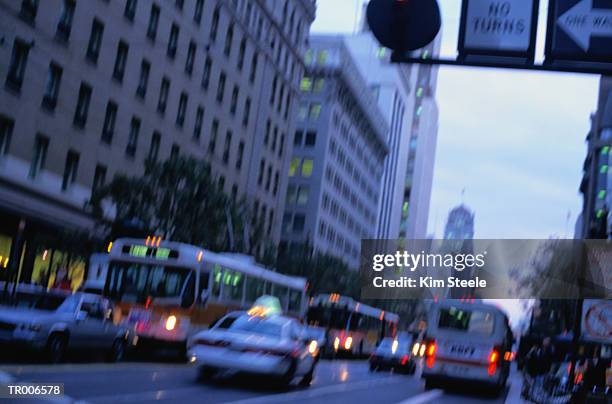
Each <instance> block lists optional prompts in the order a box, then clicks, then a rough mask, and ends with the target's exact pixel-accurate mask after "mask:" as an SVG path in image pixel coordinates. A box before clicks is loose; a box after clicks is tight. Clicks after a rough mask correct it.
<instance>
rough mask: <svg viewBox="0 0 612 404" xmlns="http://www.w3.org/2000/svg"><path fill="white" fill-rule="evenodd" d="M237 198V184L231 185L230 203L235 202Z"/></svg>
mask: <svg viewBox="0 0 612 404" xmlns="http://www.w3.org/2000/svg"><path fill="white" fill-rule="evenodd" d="M237 197H238V184H234V185H232V190H231V193H230V198H231V200H232V201H235V200H236V199H237Z"/></svg>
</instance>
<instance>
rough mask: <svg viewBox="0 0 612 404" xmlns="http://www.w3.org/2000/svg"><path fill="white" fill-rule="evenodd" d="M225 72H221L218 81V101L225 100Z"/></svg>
mask: <svg viewBox="0 0 612 404" xmlns="http://www.w3.org/2000/svg"><path fill="white" fill-rule="evenodd" d="M225 80H226V78H225V73H223V72H221V73H219V82H218V83H217V102H223V95H224V94H225Z"/></svg>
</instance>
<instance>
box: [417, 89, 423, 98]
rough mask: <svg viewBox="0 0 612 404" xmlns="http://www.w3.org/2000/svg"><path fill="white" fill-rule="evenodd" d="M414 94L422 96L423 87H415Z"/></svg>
mask: <svg viewBox="0 0 612 404" xmlns="http://www.w3.org/2000/svg"><path fill="white" fill-rule="evenodd" d="M416 96H417V97H422V96H423V87H419V88H418V89H417V92H416Z"/></svg>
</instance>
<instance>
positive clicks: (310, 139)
mask: <svg viewBox="0 0 612 404" xmlns="http://www.w3.org/2000/svg"><path fill="white" fill-rule="evenodd" d="M316 143H317V132H315V131H311V130H309V131H308V132H306V140H305V141H304V146H307V147H313V146H314V145H315V144H316Z"/></svg>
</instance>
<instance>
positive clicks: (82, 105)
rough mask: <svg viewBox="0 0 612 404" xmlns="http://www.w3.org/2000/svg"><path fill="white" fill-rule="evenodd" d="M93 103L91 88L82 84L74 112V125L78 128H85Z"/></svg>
mask: <svg viewBox="0 0 612 404" xmlns="http://www.w3.org/2000/svg"><path fill="white" fill-rule="evenodd" d="M90 101H91V87H90V86H89V85H88V84H85V83H81V87H80V88H79V98H78V100H77V106H76V109H75V111H74V118H73V120H72V123H73V124H74V126H76V127H78V128H84V127H85V124H86V123H87V115H88V113H89V102H90Z"/></svg>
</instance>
